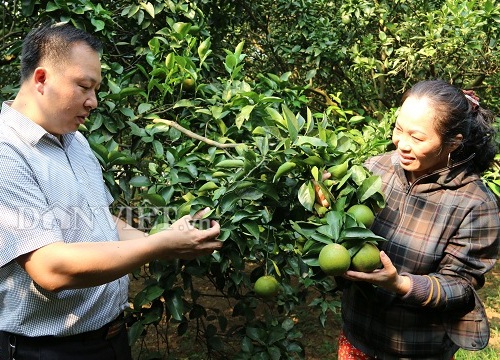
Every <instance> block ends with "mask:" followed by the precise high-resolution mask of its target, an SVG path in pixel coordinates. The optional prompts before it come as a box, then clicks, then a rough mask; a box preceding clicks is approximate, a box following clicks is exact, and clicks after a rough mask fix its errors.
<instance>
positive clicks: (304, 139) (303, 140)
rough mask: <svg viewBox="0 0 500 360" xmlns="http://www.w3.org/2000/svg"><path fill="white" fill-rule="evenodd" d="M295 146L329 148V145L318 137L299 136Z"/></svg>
mask: <svg viewBox="0 0 500 360" xmlns="http://www.w3.org/2000/svg"><path fill="white" fill-rule="evenodd" d="M295 144H296V145H297V146H302V145H305V144H309V145H313V146H317V147H327V146H328V144H327V143H326V142H324V141H322V140H321V139H318V138H317V137H312V136H298V137H297V140H296V141H295Z"/></svg>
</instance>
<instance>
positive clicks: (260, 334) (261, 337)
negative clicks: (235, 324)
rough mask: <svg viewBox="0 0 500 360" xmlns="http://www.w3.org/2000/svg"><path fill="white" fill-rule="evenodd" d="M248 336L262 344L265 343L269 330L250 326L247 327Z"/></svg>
mask: <svg viewBox="0 0 500 360" xmlns="http://www.w3.org/2000/svg"><path fill="white" fill-rule="evenodd" d="M245 333H246V336H248V337H249V338H250V339H252V340H253V341H256V342H258V343H259V344H261V345H265V343H266V339H267V332H266V331H265V330H264V329H259V328H254V327H251V326H248V327H247V328H246V332H245Z"/></svg>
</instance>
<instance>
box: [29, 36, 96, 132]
mask: <svg viewBox="0 0 500 360" xmlns="http://www.w3.org/2000/svg"><path fill="white" fill-rule="evenodd" d="M41 66H42V67H43V69H44V70H45V74H44V76H45V78H44V81H43V82H39V83H38V86H39V88H40V90H41V91H43V94H42V97H41V98H40V102H39V108H40V109H41V112H42V114H41V118H40V121H39V125H41V126H42V127H43V128H45V130H47V132H49V133H51V134H53V135H56V136H58V135H62V134H66V133H70V132H74V131H76V130H77V129H78V126H79V125H80V124H83V123H84V122H85V119H86V118H87V117H88V116H89V113H90V111H91V110H92V109H94V108H96V107H97V98H96V91H97V89H98V88H99V86H100V83H101V63H100V60H99V54H98V53H97V52H96V51H94V50H93V49H92V48H90V47H89V46H87V45H86V44H85V43H76V44H74V45H73V46H72V47H71V48H70V49H69V54H68V58H67V61H66V62H65V63H64V64H50V63H49V62H47V63H44V62H43V61H42V64H41ZM35 77H36V76H35Z"/></svg>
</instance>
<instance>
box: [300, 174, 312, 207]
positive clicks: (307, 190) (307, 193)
mask: <svg viewBox="0 0 500 360" xmlns="http://www.w3.org/2000/svg"><path fill="white" fill-rule="evenodd" d="M298 196H299V202H300V203H301V204H302V206H303V207H305V208H306V209H307V210H309V211H312V210H313V206H314V200H315V194H314V184H313V182H312V181H311V180H309V181H307V182H305V183H303V184H302V185H301V186H300V188H299V193H298Z"/></svg>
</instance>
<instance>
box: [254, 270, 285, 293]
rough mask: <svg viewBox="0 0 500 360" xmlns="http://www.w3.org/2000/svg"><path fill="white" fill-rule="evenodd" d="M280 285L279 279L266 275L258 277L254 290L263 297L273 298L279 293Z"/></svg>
mask: <svg viewBox="0 0 500 360" xmlns="http://www.w3.org/2000/svg"><path fill="white" fill-rule="evenodd" d="M279 289H280V285H279V283H278V280H276V279H275V278H274V276H271V275H264V276H261V277H260V278H258V279H257V281H256V282H255V284H254V287H253V290H254V291H255V293H256V294H257V295H259V296H261V297H263V298H266V299H268V298H271V297H273V296H276V294H278V291H279Z"/></svg>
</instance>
